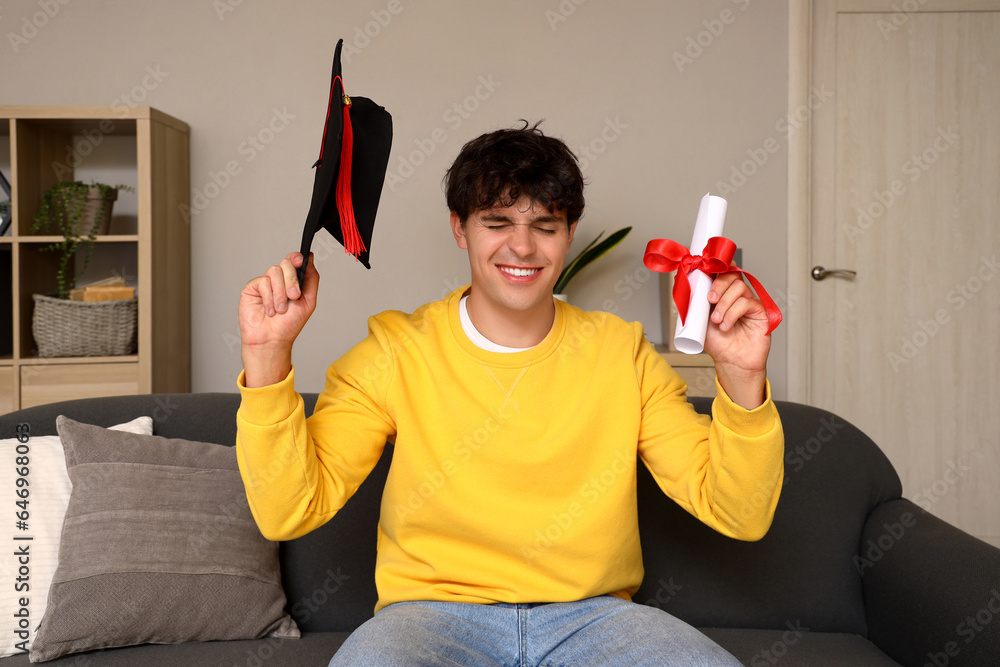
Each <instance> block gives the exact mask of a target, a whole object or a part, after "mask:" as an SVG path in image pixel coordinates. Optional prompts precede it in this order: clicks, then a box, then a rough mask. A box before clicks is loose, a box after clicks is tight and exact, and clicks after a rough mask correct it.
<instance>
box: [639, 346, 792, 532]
mask: <svg viewBox="0 0 1000 667" xmlns="http://www.w3.org/2000/svg"><path fill="white" fill-rule="evenodd" d="M636 372H637V373H638V379H639V382H640V390H641V395H642V422H641V425H640V432H639V454H640V456H641V457H642V460H643V462H644V463H645V464H646V467H647V468H649V470H650V472H651V473H652V474H653V477H654V478H655V479H656V482H657V484H659V486H660V488H661V489H662V490H663V492H664V493H666V494H667V495H668V496H669V497H670V498H672V499H673V500H674V501H675V502H677V503H678V504H679V505H680V506H681V507H683V508H684V509H685V510H687V511H688V512H690V513H691V514H692V515H694V516H695V517H697V518H698V519H699V520H700V521H702V522H703V523H705V524H706V525H708V526H710V527H712V528H713V529H715V530H716V531H718V532H720V533H722V534H723V535H727V536H729V537H733V538H736V539H740V540H759V539H760V538H762V537H763V536H764V535H765V534H766V533H767V530H768V528H770V526H771V520H772V519H773V517H774V508H775V506H776V505H777V502H778V496H779V494H780V492H781V482H782V479H783V477H784V454H785V439H784V434H783V432H782V429H781V420H780V419H779V417H778V411H777V410H776V409H775V406H774V402H773V401H772V400H771V385H770V383H767V388H766V390H767V396H766V399H765V401H764V404H763V405H761V406H760V407H758V408H755V409H754V410H746V409H745V408H743V407H742V406H740V405H737V404H736V403H733V402H732V401H731V400H730V399H729V397H728V396H726V393H725V392H724V391H723V389H722V387H721V386H718V382H716V384H717V388H718V396H717V397H716V398H715V401H714V403H713V404H712V417H711V418H709V417H708V416H707V415H702V414H699V413H697V412H695V410H694V408H693V407H692V406H691V405H690V404H689V403H688V402H687V396H686V392H687V385H686V384H685V383H684V380H682V379H681V377H680V376H679V375H678V374H677V372H676V371H674V370H673V369H672V368H671V367H670V365H669V364H668V363H667V361H666V360H665V359H664V358H663V357H662V356H661V355H660V354H659V353H658V352H657V351H656V349H655V348H654V347H653V346H652V345H651V344H650V343H649V342H648V341H646V340H645V338H642V337H641V331H640V333H639V338H638V340H637V345H636Z"/></svg>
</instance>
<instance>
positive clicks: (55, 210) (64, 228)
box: [31, 181, 135, 299]
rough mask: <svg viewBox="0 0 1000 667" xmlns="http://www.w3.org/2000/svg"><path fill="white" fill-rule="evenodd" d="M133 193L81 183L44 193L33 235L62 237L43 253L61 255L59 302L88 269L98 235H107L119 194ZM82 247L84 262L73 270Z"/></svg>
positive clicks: (66, 183)
mask: <svg viewBox="0 0 1000 667" xmlns="http://www.w3.org/2000/svg"><path fill="white" fill-rule="evenodd" d="M119 190H124V191H126V192H135V189H134V188H132V187H130V186H128V185H106V184H104V183H91V184H90V185H87V184H86V183H83V182H82V181H63V182H61V183H56V184H55V185H53V186H52V187H51V188H49V189H48V190H46V191H45V194H44V195H43V196H42V204H41V206H40V207H39V209H38V213H37V214H36V215H35V219H34V224H32V226H31V230H32V231H33V232H50V233H56V234H61V235H62V237H63V240H62V241H59V242H57V243H53V244H52V245H48V246H45V247H44V248H42V250H46V251H55V252H59V253H61V257H60V259H59V271H58V274H57V277H56V281H57V285H58V288H59V298H60V299H68V298H69V293H70V290H72V289H73V287H75V285H76V279H77V278H78V277H79V276H80V274H82V273H83V272H84V271H86V269H87V264H88V263H89V262H90V254H91V252H92V251H93V249H94V241H96V240H97V235H98V234H106V233H107V231H108V227H109V225H110V222H111V209H112V207H113V206H114V202H115V200H116V199H117V198H118V191H119ZM81 244H82V245H83V248H82V250H83V255H82V256H83V261H82V262H81V265H80V266H79V267H78V270H74V269H73V268H72V266H71V264H72V262H73V257H74V255H76V253H77V251H78V250H81V248H80V246H81Z"/></svg>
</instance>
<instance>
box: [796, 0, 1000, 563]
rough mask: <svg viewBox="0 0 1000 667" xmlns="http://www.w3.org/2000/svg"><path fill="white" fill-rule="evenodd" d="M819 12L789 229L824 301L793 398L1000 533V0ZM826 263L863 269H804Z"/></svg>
mask: <svg viewBox="0 0 1000 667" xmlns="http://www.w3.org/2000/svg"><path fill="white" fill-rule="evenodd" d="M793 2H794V0H793ZM800 6H806V7H808V3H800ZM795 13H796V12H795V9H794V8H793V12H792V14H793V23H794V22H795V18H794V15H795ZM806 15H807V16H808V18H807V19H804V20H803V25H806V24H808V25H811V26H812V32H811V36H810V38H809V44H810V46H809V48H808V51H809V52H811V58H812V60H811V64H810V65H809V66H808V67H807V68H806V69H807V70H808V77H809V78H808V81H809V86H810V89H812V90H814V91H815V90H820V91H822V92H823V93H824V94H823V95H822V96H820V97H818V98H815V99H820V100H821V102H820V103H818V104H814V105H813V107H814V108H813V109H812V112H813V116H812V126H811V134H810V136H809V139H807V140H805V141H806V143H807V144H808V147H807V150H808V156H807V158H806V159H805V160H804V161H803V164H807V165H809V167H810V168H809V175H808V177H807V178H802V179H799V181H800V182H801V183H802V188H801V190H803V191H804V193H805V195H806V196H805V197H804V198H802V200H801V201H803V202H805V203H804V204H803V205H802V206H801V208H799V209H798V210H800V211H802V212H804V213H805V214H806V215H805V217H806V219H807V220H808V222H804V223H802V224H803V225H804V226H805V227H806V232H804V233H802V234H801V235H799V236H796V234H794V233H793V234H792V236H791V237H790V243H792V244H794V243H796V242H800V243H801V252H800V254H799V257H800V258H801V260H802V261H799V262H797V263H795V264H793V266H794V268H795V271H796V272H797V274H796V275H795V276H794V280H793V276H791V275H790V287H792V286H793V285H798V286H799V289H801V290H802V292H801V293H802V294H803V295H804V297H805V298H804V299H803V301H804V302H805V305H806V308H805V309H804V311H807V312H804V313H803V314H802V316H801V317H802V327H803V330H804V331H805V333H804V334H803V338H802V341H803V342H802V345H800V346H799V347H797V348H794V349H796V350H798V352H799V357H798V361H799V362H800V365H799V366H798V370H795V369H793V370H792V371H791V372H792V373H797V377H798V378H799V380H800V383H799V384H800V386H801V387H802V391H803V392H804V393H805V394H806V396H793V398H796V400H805V401H806V402H809V403H812V404H814V405H818V406H821V407H824V408H827V409H829V410H831V411H833V412H835V413H837V414H839V415H841V416H843V417H844V418H845V419H848V420H849V421H851V422H852V423H854V424H855V425H856V426H858V427H859V428H861V429H862V430H863V431H865V432H866V433H868V434H869V435H870V436H871V437H872V439H873V440H874V441H875V442H876V443H878V444H879V446H881V447H882V449H883V450H884V451H885V452H886V454H887V455H888V457H889V459H890V460H891V461H892V463H893V464H894V465H895V467H896V470H897V471H898V472H899V475H900V477H901V479H902V481H903V492H904V495H905V496H906V497H908V498H910V499H911V500H914V501H915V502H917V503H918V504H919V505H921V506H923V507H924V508H925V509H928V510H930V511H931V512H932V513H933V514H935V515H937V516H939V517H941V518H943V519H945V520H946V521H949V522H951V523H953V524H955V525H957V526H959V527H960V528H962V529H963V530H965V531H967V532H969V533H972V534H973V535H976V536H978V537H980V538H982V539H985V540H987V541H989V542H991V543H993V544H996V545H998V546H1000V454H998V450H1000V263H998V262H1000V2H998V1H995V0H967V1H966V0H950V1H948V2H941V1H938V2H935V1H934V0H892V1H879V0H816V1H815V2H813V3H812V5H811V12H808V11H807V12H806ZM794 42H795V40H794V39H793V44H794ZM793 57H794V54H793ZM795 65H796V64H795V63H793V67H792V70H793V77H794V72H795V69H796V67H795ZM800 71H801V68H800ZM793 87H794V84H793ZM800 155H801V154H800ZM795 159H796V157H795V155H794V154H793V156H792V160H793V164H792V169H794V168H795ZM796 178H798V177H796ZM793 185H794V183H793ZM791 194H792V198H793V200H795V198H796V197H797V196H798V194H797V193H795V192H793V193H791ZM794 208H795V206H794V205H793V207H792V209H794ZM790 210H791V209H790ZM795 224H796V222H795V220H792V221H790V225H792V226H794V225H795ZM797 239H798V240H797ZM793 255H794V251H793ZM814 266H822V267H824V268H826V269H843V270H850V271H856V272H857V275H856V277H854V278H853V279H852V278H850V277H849V276H847V275H846V274H840V275H837V274H831V275H828V276H827V277H826V278H825V279H824V280H820V281H816V280H813V279H812V278H809V277H807V276H804V275H798V273H803V274H804V273H806V272H809V271H810V270H811V269H812V267H814ZM792 288H793V289H794V287H792ZM795 363H796V357H795V355H794V354H793V356H792V357H791V359H790V367H791V366H792V364H795ZM793 386H794V384H793Z"/></svg>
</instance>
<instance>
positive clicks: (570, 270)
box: [552, 227, 632, 297]
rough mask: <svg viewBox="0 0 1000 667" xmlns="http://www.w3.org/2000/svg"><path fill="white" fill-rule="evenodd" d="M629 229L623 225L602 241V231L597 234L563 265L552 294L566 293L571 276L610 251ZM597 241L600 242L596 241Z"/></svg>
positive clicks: (560, 294)
mask: <svg viewBox="0 0 1000 667" xmlns="http://www.w3.org/2000/svg"><path fill="white" fill-rule="evenodd" d="M630 231H632V228H631V227H624V228H622V229H619V230H618V231H617V232H615V233H614V234H612V235H611V236H609V237H608V238H606V239H604V241H601V237H602V236H604V232H601V233H600V234H598V235H597V238H595V239H594V240H593V241H591V242H590V244H589V245H587V247H586V248H584V249H583V250H582V251H580V254H579V255H577V256H576V257H575V258H574V259H573V261H572V262H570V263H569V264H567V265H566V266H565V267H563V270H562V273H560V274H559V279H558V280H556V284H555V287H553V288H552V292H553V294H556V295H558V296H560V297H561V296H562V295H564V294H565V293H566V285H567V284H568V283H569V281H570V280H572V278H573V276H575V275H576V274H577V273H579V271H580V269H582V268H583V267H585V266H587V265H588V264H590V263H591V262H594V261H596V260H598V259H600V258H601V257H603V256H604V255H606V254H607V253H608V252H610V251H611V249H612V248H614V247H615V246H616V245H618V244H619V243H621V242H622V240H623V239H624V238H625V237H626V236H628V233H629V232H630ZM598 241H601V242H600V243H598Z"/></svg>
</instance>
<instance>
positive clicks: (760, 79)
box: [0, 0, 794, 397]
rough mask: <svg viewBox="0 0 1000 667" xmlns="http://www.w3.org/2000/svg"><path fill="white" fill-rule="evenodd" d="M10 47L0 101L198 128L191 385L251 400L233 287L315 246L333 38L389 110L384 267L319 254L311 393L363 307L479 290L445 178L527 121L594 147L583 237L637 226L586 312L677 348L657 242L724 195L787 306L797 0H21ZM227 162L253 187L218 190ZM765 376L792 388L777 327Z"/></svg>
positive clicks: (376, 256) (348, 75)
mask: <svg viewBox="0 0 1000 667" xmlns="http://www.w3.org/2000/svg"><path fill="white" fill-rule="evenodd" d="M366 32H367V33H369V34H366ZM0 34H2V35H3V38H4V39H3V43H2V44H0V81H2V84H0V104H64V105H111V104H122V103H126V104H128V103H135V104H142V105H150V106H153V107H156V108H158V109H160V110H162V111H164V112H166V113H169V114H171V115H173V116H176V117H177V118H179V119H181V120H183V121H185V122H187V123H188V124H189V125H190V127H191V147H192V151H191V156H192V158H191V159H192V164H191V174H192V182H191V186H192V196H193V201H194V203H195V204H196V205H201V208H200V210H198V212H197V215H195V217H194V219H193V221H192V228H191V232H192V248H191V252H192V262H193V269H192V271H193V275H192V282H193V294H192V305H191V308H192V318H193V345H194V350H193V353H194V362H193V364H194V368H193V378H194V381H193V390H195V391H234V390H235V385H234V380H235V378H236V376H237V375H238V373H239V371H240V358H239V343H238V327H237V323H236V303H237V299H238V295H239V292H240V290H241V288H242V287H243V285H244V284H245V283H246V281H247V280H249V279H250V278H252V277H253V276H255V275H257V274H259V273H260V272H262V271H263V270H264V269H266V267H267V266H269V265H270V264H271V263H274V262H276V261H277V260H278V259H280V258H281V257H282V256H284V254H285V253H286V252H288V251H292V250H297V249H298V247H299V241H300V237H301V227H302V223H303V221H304V219H305V215H306V213H307V211H308V205H309V196H310V192H311V188H312V181H313V172H312V169H311V165H312V163H313V162H314V161H315V159H316V156H317V151H318V150H319V142H320V138H321V133H322V128H323V120H324V116H325V110H326V103H327V96H328V93H329V88H328V84H329V75H330V61H331V58H332V55H333V48H334V45H335V43H336V40H337V38H338V37H343V38H345V40H346V41H347V42H348V44H355V45H356V46H357V47H360V48H359V52H354V53H348V54H346V55H345V58H344V77H345V81H346V87H347V92H348V93H349V94H356V95H361V96H365V97H370V98H372V99H374V100H376V101H377V102H379V103H380V104H382V105H384V106H385V107H386V108H387V109H388V110H389V111H390V112H391V113H392V115H393V120H394V129H395V137H394V144H393V151H392V155H391V157H390V163H389V178H390V181H393V182H391V183H387V185H386V188H385V190H384V192H383V196H382V204H381V207H380V211H379V218H378V224H377V225H376V227H375V237H374V240H373V242H372V254H371V261H372V265H373V269H372V270H371V271H365V269H364V268H363V267H361V266H360V265H358V264H355V263H354V261H353V260H351V259H350V258H349V257H344V256H342V253H341V252H340V248H339V246H337V251H336V252H332V253H328V254H323V256H321V257H320V261H319V262H318V268H319V270H320V273H321V274H322V282H321V294H320V304H319V307H318V309H317V312H316V313H315V315H314V316H313V319H312V321H311V322H310V323H309V325H308V326H307V328H306V330H305V331H304V332H303V335H302V337H301V339H300V340H299V343H298V345H297V347H296V353H295V362H296V365H297V367H298V378H299V389H300V390H302V391H318V390H320V389H321V388H322V378H323V373H324V370H325V368H326V366H327V365H328V363H329V362H330V361H332V360H333V359H334V358H336V357H337V356H338V355H340V354H341V353H343V352H344V351H346V350H347V349H348V348H349V347H350V346H351V345H352V344H353V343H355V342H356V341H357V340H359V339H360V338H361V337H363V336H364V335H365V333H366V326H365V318H366V317H367V316H368V315H370V314H373V313H375V312H378V311H381V310H384V309H389V308H398V309H403V310H412V309H414V308H415V307H417V306H419V305H420V304H422V303H424V302H426V301H428V300H432V299H436V298H438V297H440V296H441V295H442V294H444V293H446V292H447V291H448V290H449V289H450V288H451V287H452V286H458V285H460V284H462V283H463V282H465V281H467V280H468V275H469V270H468V264H467V261H466V258H465V255H464V254H463V252H462V251H460V250H459V249H457V248H456V247H455V245H454V241H453V239H452V238H451V233H450V231H449V228H448V211H447V210H446V208H445V205H444V196H443V194H442V190H441V178H442V176H443V174H444V171H445V170H446V169H447V167H448V165H449V164H450V162H451V160H452V159H453V158H454V156H455V155H456V154H457V152H458V150H459V149H460V148H461V146H462V144H463V143H464V142H465V141H467V140H469V139H471V138H472V137H474V136H477V135H478V134H480V133H482V132H484V131H489V130H492V129H496V128H498V127H506V126H509V125H511V124H513V123H515V122H516V121H517V120H518V119H519V118H526V119H529V120H532V121H533V120H537V119H541V118H544V119H546V120H545V123H544V125H543V126H542V127H543V129H545V130H546V132H547V133H549V134H553V135H556V136H559V137H561V138H563V139H564V140H565V141H566V142H567V143H568V144H569V145H570V146H571V147H572V148H574V149H581V148H584V149H585V150H582V151H579V154H580V156H581V159H582V161H583V162H584V163H585V167H584V173H585V175H586V177H587V178H588V181H589V188H588V191H587V204H588V205H587V210H586V213H585V215H584V218H583V221H582V222H581V226H580V229H579V230H578V236H577V238H578V243H579V244H580V246H581V247H582V245H583V244H585V243H587V242H588V241H589V240H590V239H591V238H593V236H595V235H596V234H597V232H599V231H600V230H605V229H606V230H608V231H612V230H614V229H617V228H619V227H622V226H625V225H632V226H633V227H634V230H633V232H632V234H631V235H630V236H629V237H628V239H626V241H625V243H624V244H623V245H622V246H620V247H619V248H618V249H616V250H615V252H614V253H613V254H611V255H609V256H607V257H606V258H604V259H603V260H602V261H601V263H600V264H598V265H594V266H593V267H591V268H590V269H588V270H587V271H585V272H584V273H583V274H581V275H580V276H579V277H578V278H577V279H576V280H575V281H574V283H573V284H571V286H570V290H569V291H570V296H571V299H572V301H573V302H574V303H576V304H577V305H580V306H582V307H584V308H590V309H597V308H604V307H605V305H606V304H607V305H610V306H611V308H612V309H613V310H615V311H616V312H617V313H618V314H620V315H621V316H623V317H624V318H626V319H628V320H639V321H642V322H643V323H644V324H645V326H646V331H647V335H648V337H649V338H650V339H651V340H653V341H655V342H659V341H660V340H662V337H661V332H660V325H659V322H660V316H659V294H658V287H657V281H656V280H655V279H653V278H651V274H650V273H649V272H648V271H647V270H646V269H645V268H644V267H643V265H642V252H643V249H644V247H645V244H646V242H647V241H648V240H650V239H652V238H661V237H667V238H673V239H675V240H678V241H681V242H683V243H685V245H686V244H687V241H689V240H690V233H691V227H692V225H693V222H694V217H695V213H696V211H697V205H698V201H699V199H700V198H701V196H702V195H703V194H704V193H705V192H708V191H709V190H711V191H712V192H713V193H714V194H719V192H718V184H719V183H720V182H725V183H727V184H729V185H730V186H732V187H733V190H734V191H732V192H729V193H728V194H727V195H726V196H727V198H728V199H729V218H728V223H727V230H726V231H727V235H728V236H730V237H731V238H733V239H734V240H736V241H737V243H738V244H739V245H740V246H741V247H743V248H744V251H743V253H744V254H743V258H744V265H745V266H746V268H748V269H749V270H750V271H752V272H753V273H755V275H756V276H757V277H758V278H759V279H760V280H761V281H762V282H763V283H764V285H766V286H767V287H768V288H769V290H770V291H771V293H772V296H775V297H777V300H778V302H779V305H781V306H782V307H783V308H787V306H788V299H787V297H785V264H786V261H785V260H786V243H785V238H786V213H785V210H786V190H787V188H786V176H787V167H786V158H787V142H786V137H785V126H786V123H785V114H786V107H787V57H788V56H787V46H788V37H787V2H785V1H784V0H780V1H768V2H765V1H764V0H752V1H750V0H704V1H702V2H681V1H679V0H674V1H671V2H653V1H644V0H625V1H622V0H620V1H618V2H611V1H610V0H543V1H541V2H528V1H527V0H511V1H507V2H496V1H494V2H487V1H486V0H472V1H466V2H460V1H458V0H439V1H436V2H429V1H424V2H418V1H416V0H339V1H338V2H329V3H321V2H315V1H312V2H309V1H306V0H286V1H284V2H281V3H277V2H272V3H264V2H261V1H259V0H258V1H252V0H214V2H210V1H209V0H204V1H198V2H195V1H193V0H182V1H177V2H169V3H168V2H157V3H153V2H149V3H147V2H125V1H124V0H6V1H5V2H4V3H3V4H2V5H0ZM484 82H485V83H484ZM456 105H457V109H456ZM432 137H436V138H438V139H442V141H440V143H433V139H432ZM251 138H253V139H252V140H251ZM264 141H268V142H269V143H262V142H264ZM253 142H256V143H257V145H258V146H260V148H255V147H254V146H253ZM429 142H430V143H429ZM432 143H433V149H432V150H431V144H432ZM769 150H770V151H771V152H768V151H769ZM428 153H429V154H428ZM754 158H756V162H754V161H753V159H754ZM227 166H228V167H231V168H232V171H233V172H236V173H234V174H233V175H226V176H225V177H223V176H222V175H221V174H222V173H223V172H225V171H226V169H227ZM217 184H223V187H216V185H217ZM206 195H214V198H211V199H208V198H207V197H206ZM318 238H328V237H327V235H326V233H325V232H322V233H321V234H320V237H318ZM318 250H319V251H322V247H320V248H318ZM320 254H322V252H321V253H320ZM792 301H793V304H794V299H792ZM770 375H771V378H772V384H773V387H774V390H775V395H776V396H778V397H782V396H783V395H784V391H785V384H786V383H785V375H786V363H785V340H784V334H783V329H782V328H779V329H778V331H777V332H776V333H775V335H774V344H773V347H772V352H771V364H770Z"/></svg>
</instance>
